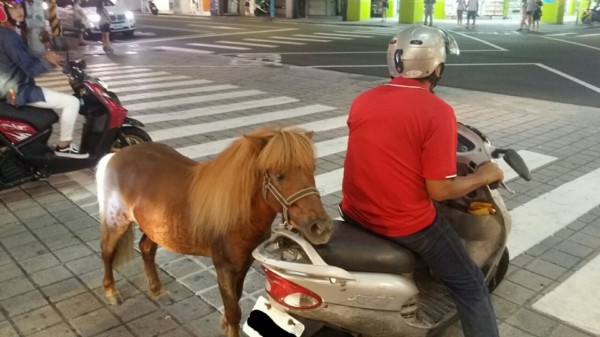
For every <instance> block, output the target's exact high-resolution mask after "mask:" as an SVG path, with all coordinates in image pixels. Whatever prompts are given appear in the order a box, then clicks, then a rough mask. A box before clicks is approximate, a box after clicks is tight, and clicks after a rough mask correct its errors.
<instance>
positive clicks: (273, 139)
mask: <svg viewBox="0 0 600 337" xmlns="http://www.w3.org/2000/svg"><path fill="white" fill-rule="evenodd" d="M292 167H297V168H301V169H302V170H306V171H307V172H310V174H314V170H315V151H314V146H313V143H312V140H311V134H310V133H307V132H306V131H304V130H300V129H297V128H290V127H285V128H280V127H264V128H261V129H257V130H254V131H252V132H250V133H247V134H245V135H244V136H243V137H240V138H239V139H237V140H236V141H234V142H233V143H232V144H231V145H230V146H229V147H227V148H226V149H225V150H224V151H223V152H221V154H219V155H218V156H217V157H216V158H214V159H213V160H211V161H209V162H206V163H199V164H198V166H197V167H196V168H195V170H194V173H193V175H192V177H191V181H190V187H189V193H190V197H189V200H190V205H189V207H190V217H191V218H190V221H191V225H192V226H193V229H194V232H195V234H196V235H198V236H200V237H203V238H205V239H214V238H215V237H218V236H222V235H225V234H227V233H229V232H230V231H231V230H234V229H235V228H236V227H239V226H246V225H248V224H249V223H250V221H251V214H252V203H253V201H254V200H255V198H257V197H260V198H262V196H261V188H262V182H263V172H264V171H265V170H267V169H277V170H283V171H285V170H286V169H289V168H292ZM198 236H197V237H198Z"/></svg>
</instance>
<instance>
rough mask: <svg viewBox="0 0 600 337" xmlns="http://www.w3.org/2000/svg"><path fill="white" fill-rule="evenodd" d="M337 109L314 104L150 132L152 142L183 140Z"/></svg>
mask: <svg viewBox="0 0 600 337" xmlns="http://www.w3.org/2000/svg"><path fill="white" fill-rule="evenodd" d="M335 109H336V108H334V107H330V106H326V105H320V104H314V105H308V106H303V107H299V108H292V109H287V110H281V111H274V112H266V113H262V114H256V115H252V116H243V117H238V118H230V119H226V120H220V121H216V122H211V123H202V124H195V125H186V126H181V127H175V128H170V129H162V130H157V131H153V132H150V137H152V140H154V141H162V140H166V139H173V138H181V137H187V136H192V135H198V134H203V133H207V132H215V131H219V130H227V129H234V128H238V127H242V126H248V125H256V124H261V123H266V122H273V121H276V120H281V119H287V118H293V117H299V116H306V115H311V114H315V113H319V112H325V111H331V110H335Z"/></svg>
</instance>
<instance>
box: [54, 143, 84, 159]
mask: <svg viewBox="0 0 600 337" xmlns="http://www.w3.org/2000/svg"><path fill="white" fill-rule="evenodd" d="M54 155H56V156H57V157H65V158H74V159H85V158H89V157H90V154H89V153H79V149H78V148H77V146H75V145H73V144H69V146H67V147H65V148H60V147H58V145H57V146H56V149H55V150H54Z"/></svg>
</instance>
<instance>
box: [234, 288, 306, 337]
mask: <svg viewBox="0 0 600 337" xmlns="http://www.w3.org/2000/svg"><path fill="white" fill-rule="evenodd" d="M242 331H244V332H245V333H246V334H247V335H248V336H249V337H271V336H290V337H293V336H296V337H300V335H302V333H303V332H304V324H302V323H300V321H298V320H297V319H295V318H294V317H292V316H290V315H288V314H287V313H285V312H283V311H280V310H278V309H277V308H275V307H273V306H272V305H271V304H270V303H269V301H267V299H266V298H264V297H262V296H260V297H259V298H258V300H256V304H255V305H254V308H253V309H252V311H251V312H250V317H248V320H247V321H246V322H245V323H244V327H243V328H242Z"/></svg>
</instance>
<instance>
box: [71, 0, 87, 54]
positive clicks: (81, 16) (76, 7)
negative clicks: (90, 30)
mask: <svg viewBox="0 0 600 337" xmlns="http://www.w3.org/2000/svg"><path fill="white" fill-rule="evenodd" d="M73 13H74V14H75V15H74V22H73V26H75V28H77V37H78V38H79V45H80V46H85V45H87V43H86V42H85V40H84V38H83V34H84V33H85V31H86V29H87V25H86V22H87V16H86V15H85V12H84V11H83V8H81V0H75V1H73Z"/></svg>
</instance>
